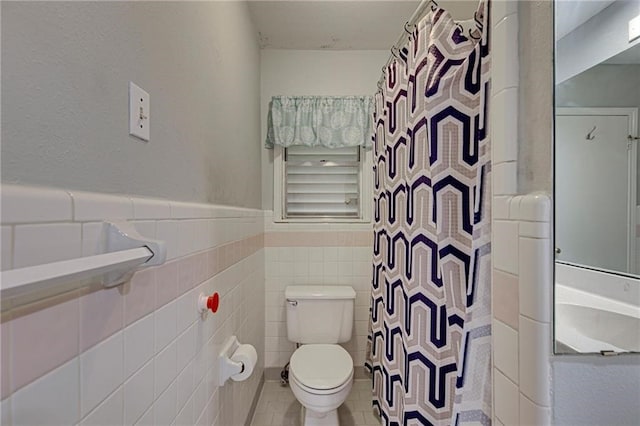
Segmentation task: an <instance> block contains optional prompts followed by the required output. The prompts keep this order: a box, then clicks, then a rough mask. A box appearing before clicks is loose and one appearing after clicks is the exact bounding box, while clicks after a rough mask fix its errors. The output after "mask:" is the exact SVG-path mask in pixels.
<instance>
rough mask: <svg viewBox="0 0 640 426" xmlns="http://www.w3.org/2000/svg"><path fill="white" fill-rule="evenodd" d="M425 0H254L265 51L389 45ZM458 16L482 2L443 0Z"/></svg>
mask: <svg viewBox="0 0 640 426" xmlns="http://www.w3.org/2000/svg"><path fill="white" fill-rule="evenodd" d="M419 4H420V2H419V1H404V0H396V1H378V0H369V1H334V0H324V1H318V0H302V1H301V0H298V1H288V0H281V1H258V0H253V1H249V10H250V12H251V16H252V19H253V23H254V25H255V26H256V28H257V30H258V33H259V37H260V47H261V48H263V49H305V50H306V49H308V50H320V49H327V50H374V49H389V48H391V46H393V44H394V43H395V42H396V41H397V39H398V37H399V36H400V34H401V33H402V31H403V26H404V23H405V22H406V21H407V20H408V19H409V18H410V17H411V15H412V14H413V12H414V11H415V10H416V8H417V7H418V5H419ZM438 4H439V5H440V6H441V7H443V8H445V9H447V10H448V11H449V12H450V13H451V14H452V16H453V17H454V18H455V19H458V20H464V19H470V18H471V17H472V16H473V12H474V11H475V10H476V7H477V5H478V0H442V1H439V2H438Z"/></svg>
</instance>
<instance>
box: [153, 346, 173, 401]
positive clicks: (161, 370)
mask: <svg viewBox="0 0 640 426" xmlns="http://www.w3.org/2000/svg"><path fill="white" fill-rule="evenodd" d="M177 349H178V347H177V344H176V342H173V343H171V344H170V345H169V346H167V347H166V348H165V349H164V350H163V351H162V352H160V353H159V354H158V355H156V358H155V362H154V364H155V365H154V369H155V384H154V387H155V395H156V397H158V396H159V395H160V394H161V393H162V392H163V391H164V390H165V389H166V388H167V386H169V383H171V382H172V381H173V379H175V378H176V376H177V373H176V366H177V358H176V356H177Z"/></svg>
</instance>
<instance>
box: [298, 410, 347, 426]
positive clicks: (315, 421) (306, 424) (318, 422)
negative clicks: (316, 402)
mask: <svg viewBox="0 0 640 426" xmlns="http://www.w3.org/2000/svg"><path fill="white" fill-rule="evenodd" d="M302 419H303V420H302V424H303V426H340V423H339V421H338V410H331V411H329V412H328V413H327V414H325V415H324V416H323V417H320V416H319V414H318V413H316V412H315V411H313V410H309V409H308V408H307V407H305V406H302Z"/></svg>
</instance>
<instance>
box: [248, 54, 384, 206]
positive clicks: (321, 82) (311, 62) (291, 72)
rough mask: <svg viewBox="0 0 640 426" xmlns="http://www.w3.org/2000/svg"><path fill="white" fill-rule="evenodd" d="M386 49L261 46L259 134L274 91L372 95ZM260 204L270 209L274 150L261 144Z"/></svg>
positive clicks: (300, 93) (328, 94) (264, 135)
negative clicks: (295, 48)
mask: <svg viewBox="0 0 640 426" xmlns="http://www.w3.org/2000/svg"><path fill="white" fill-rule="evenodd" d="M388 58H389V51H388V50H350V51H322V50H269V49H266V50H262V51H261V52H260V75H261V93H262V95H261V101H260V104H261V108H260V116H261V117H262V120H261V123H262V133H261V135H262V137H261V139H260V146H261V147H263V146H264V140H265V138H266V134H267V121H266V119H267V113H268V112H269V102H270V101H271V97H272V96H275V95H326V96H341V95H373V94H374V93H375V92H376V90H378V88H377V86H376V84H377V83H378V79H379V78H380V75H381V72H382V71H381V69H382V66H383V65H384V64H385V63H386V61H387V59H388ZM262 208H263V209H265V210H272V209H273V151H272V150H268V149H265V148H264V147H263V148H262Z"/></svg>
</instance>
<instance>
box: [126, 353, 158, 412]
mask: <svg viewBox="0 0 640 426" xmlns="http://www.w3.org/2000/svg"><path fill="white" fill-rule="evenodd" d="M153 367H154V362H153V360H151V361H149V362H148V363H147V364H146V365H145V366H144V367H142V368H141V369H140V370H139V371H138V372H137V373H136V374H134V375H133V376H131V377H130V378H129V380H127V381H126V382H125V383H124V424H125V425H132V424H134V423H135V422H136V421H138V419H139V418H140V417H141V416H142V414H143V413H144V412H145V411H146V410H147V409H148V408H149V407H150V406H151V404H152V403H153V397H154V390H153V371H154V369H153Z"/></svg>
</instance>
